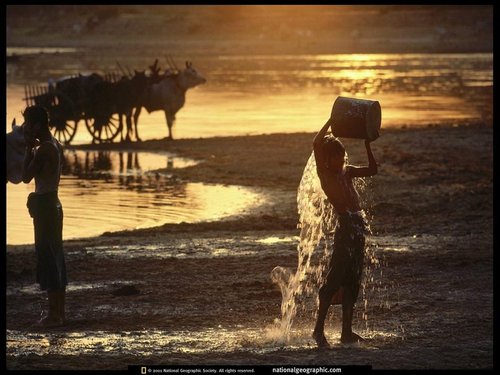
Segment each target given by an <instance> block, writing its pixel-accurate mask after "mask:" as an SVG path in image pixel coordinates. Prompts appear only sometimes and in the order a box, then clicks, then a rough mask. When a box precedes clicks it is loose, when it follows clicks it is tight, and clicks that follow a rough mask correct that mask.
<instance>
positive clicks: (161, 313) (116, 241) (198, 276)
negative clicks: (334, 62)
mask: <svg viewBox="0 0 500 375" xmlns="http://www.w3.org/2000/svg"><path fill="white" fill-rule="evenodd" d="M312 137H313V134H312V133H311V134H306V133H303V134H290V135H280V134H276V135H269V136H252V137H227V138H225V137H224V138H213V139H203V140H201V139H200V140H197V139H190V140H187V139H186V140H178V141H174V142H169V141H166V140H156V141H148V142H142V143H137V144H132V145H127V148H130V147H132V148H137V149H148V150H154V149H161V150H167V151H172V152H175V153H177V154H179V155H181V156H186V157H192V158H197V159H200V160H202V162H201V163H199V164H197V165H195V166H193V167H190V168H186V169H183V170H179V171H176V173H178V177H179V178H180V179H186V180H190V181H206V182H219V183H221V182H222V183H227V184H240V185H247V186H255V187H266V188H270V189H271V190H272V191H274V192H275V194H276V195H275V200H274V202H275V203H274V204H270V205H268V206H266V208H265V209H263V210H262V212H254V213H250V214H249V215H247V216H244V217H233V218H228V219H227V220H225V221H221V222H211V223H200V224H187V223H183V224H177V225H172V224H169V225H164V226H161V227H158V228H152V229H144V230H139V231H127V232H118V233H106V234H105V235H103V236H99V237H96V238H89V239H81V240H71V241H66V242H65V250H66V253H67V267H68V276H69V278H70V280H71V284H70V286H69V287H68V295H67V311H68V325H67V326H66V327H65V328H57V329H50V330H42V329H39V328H35V327H34V326H33V322H34V321H36V319H37V318H38V316H39V314H40V310H41V308H46V300H45V296H44V295H43V294H42V293H40V292H39V291H38V289H37V286H36V285H35V284H34V283H33V281H34V267H35V266H34V256H33V252H32V251H33V249H32V246H8V247H7V256H6V258H7V259H6V260H7V267H6V279H7V294H6V328H7V349H6V350H7V358H6V359H7V368H8V369H30V370H33V369H93V370H97V369H113V370H126V366H127V364H193V363H196V364H316V365H318V364H338V365H341V364H370V365H372V366H373V367H374V368H375V369H408V368H419V369H429V368H439V369H479V368H492V367H493V334H492V332H493V303H492V302H493V263H492V260H493V254H492V253H493V247H492V244H493V239H492V234H493V226H492V219H493V210H492V202H493V186H492V178H493V168H492V156H493V129H492V128H491V127H488V126H482V125H480V124H476V125H470V126H459V127H449V128H435V127H428V128H424V129H399V130H387V131H384V133H383V134H382V136H381V137H380V138H379V139H378V140H377V141H375V142H374V143H373V146H372V148H373V151H374V154H375V157H376V159H377V161H378V162H379V164H380V168H379V175H377V176H376V177H374V178H372V179H370V181H369V182H368V190H367V191H368V192H369V194H368V200H367V203H366V207H365V208H366V209H367V210H368V212H369V214H370V215H371V216H372V221H371V226H372V230H373V232H374V234H373V236H371V237H370V239H369V247H368V254H370V256H369V257H368V258H367V274H366V275H365V276H366V277H365V280H366V284H365V288H364V291H363V295H362V297H360V300H359V301H358V304H357V310H356V316H355V323H354V326H355V329H356V330H357V331H359V332H360V333H361V334H362V335H364V336H366V337H367V338H368V340H367V341H366V342H364V343H362V344H357V345H341V344H339V334H340V330H339V329H340V311H339V309H338V307H337V308H333V309H332V310H331V313H330V318H329V321H328V324H327V337H328V339H329V340H330V342H331V343H332V345H333V348H332V349H331V350H327V351H318V350H317V349H315V347H314V345H313V342H312V339H310V331H311V330H312V326H313V324H314V318H313V314H314V310H313V308H314V303H312V302H311V301H309V302H307V303H305V304H304V307H303V309H302V310H301V313H300V314H299V316H298V317H297V319H296V322H295V324H294V335H293V338H292V340H291V341H290V342H289V343H287V344H284V343H283V342H280V341H276V335H275V329H273V324H274V321H275V319H277V318H279V316H280V303H281V294H280V292H279V290H278V288H277V287H276V286H275V285H273V284H272V282H271V279H270V272H271V270H272V269H273V268H274V267H275V266H277V265H280V266H285V267H292V268H293V267H296V266H297V236H298V233H299V232H298V229H297V228H296V227H295V226H296V224H297V220H298V216H297V212H296V201H295V200H296V189H297V186H298V184H299V182H300V177H301V175H302V171H303V168H304V166H305V163H306V161H307V158H308V157H309V154H310V151H311V150H310V143H311V140H312ZM345 145H346V148H347V151H348V152H349V155H350V162H351V163H353V164H358V163H359V164H361V163H364V162H365V154H364V149H363V144H362V142H359V141H346V142H345ZM107 146H111V147H113V148H117V147H123V146H124V145H106V147H107ZM99 147H105V146H104V145H103V146H99ZM269 155H271V156H269ZM365 301H366V303H365ZM464 301H466V302H464Z"/></svg>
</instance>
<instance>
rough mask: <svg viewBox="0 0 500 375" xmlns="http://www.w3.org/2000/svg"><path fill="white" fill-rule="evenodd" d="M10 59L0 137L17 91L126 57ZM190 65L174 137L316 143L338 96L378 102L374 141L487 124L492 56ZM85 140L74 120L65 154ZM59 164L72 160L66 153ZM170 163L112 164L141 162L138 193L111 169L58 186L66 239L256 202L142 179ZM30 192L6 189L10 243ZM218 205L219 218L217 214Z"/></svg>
mask: <svg viewBox="0 0 500 375" xmlns="http://www.w3.org/2000/svg"><path fill="white" fill-rule="evenodd" d="M40 52H44V55H45V56H47V55H50V54H53V58H54V61H58V62H57V63H55V62H52V63H45V64H44V62H43V61H44V60H43V59H42V60H41V61H40V62H39V63H37V64H36V69H34V68H33V64H34V63H33V59H32V58H31V57H27V56H33V55H30V54H33V53H35V54H36V53H40ZM13 53H16V54H17V55H18V56H21V59H20V60H19V61H17V62H15V61H14V62H9V63H8V64H7V113H6V131H9V130H10V124H11V122H12V120H13V119H14V118H16V120H17V122H18V123H20V122H22V111H23V109H24V108H25V102H24V100H23V98H24V95H25V91H24V85H25V84H30V85H40V86H46V85H47V82H48V80H49V79H53V80H56V79H59V78H61V77H63V76H68V75H72V74H76V73H86V72H87V73H88V72H98V73H109V72H116V70H117V67H116V61H117V60H119V61H122V62H123V61H126V56H115V58H113V59H112V61H111V60H110V59H108V60H106V58H103V59H102V61H100V62H99V64H97V62H96V61H94V60H92V59H95V56H94V55H93V54H88V53H84V52H82V51H79V50H74V49H68V50H63V49H59V50H55V51H54V50H52V49H47V50H43V49H41V50H36V51H35V50H32V49H22V48H17V49H15V48H8V49H7V55H9V54H10V55H12V54H13ZM63 55H64V56H65V58H64V59H62V56H63ZM36 56H37V55H35V57H36ZM38 56H39V55H38ZM50 56H52V55H50ZM93 56H94V57H93ZM24 57H26V58H24ZM58 59H59V60H61V61H60V62H59V60H58ZM49 60H50V59H49ZM153 60H154V58H153V57H149V56H144V57H142V58H135V59H134V60H130V62H129V64H127V65H130V68H136V69H145V68H146V67H147V66H149V65H150V64H151V63H152V61H153ZM191 60H193V66H194V67H195V68H196V69H198V71H199V72H200V74H202V75H203V76H204V77H205V78H206V79H207V83H206V84H204V85H201V86H198V87H196V88H194V89H191V90H189V91H188V92H187V99H186V104H185V106H184V108H182V109H181V110H180V111H179V112H178V113H177V116H176V117H177V120H176V123H175V125H174V129H173V132H174V138H199V137H202V138H203V137H215V136H229V135H249V134H250V135H251V134H269V133H291V132H315V131H317V129H318V128H319V126H320V125H322V124H323V123H324V122H325V120H326V119H327V118H328V117H329V116H330V112H331V107H332V105H333V102H334V101H335V99H336V97H337V96H339V95H342V96H351V97H359V98H365V99H373V100H378V101H379V102H380V104H381V107H382V131H381V135H382V136H383V129H385V128H389V127H413V126H427V125H428V124H435V125H439V124H457V123H464V122H478V121H483V122H491V121H492V108H493V99H492V88H493V54H491V53H475V54H352V55H351V54H337V55H300V54H299V55H260V56H259V55H249V56H243V55H209V56H206V55H199V56H194V57H193V58H192V59H191ZM179 65H180V64H179ZM96 66H99V69H96V68H95V67H96ZM160 66H162V67H163V68H165V67H166V63H165V62H162V61H160ZM139 134H140V136H141V138H142V139H143V140H149V139H161V138H164V137H165V136H166V135H167V127H166V122H165V117H164V114H163V112H152V113H150V114H148V113H147V112H146V111H145V110H143V111H142V114H141V116H140V119H139ZM90 141H91V137H90V134H89V132H88V131H87V129H86V127H85V124H84V123H83V121H80V122H79V123H78V125H77V131H76V135H75V138H74V140H73V141H72V144H86V143H89V142H90ZM76 155H77V159H78V158H79V159H82V160H83V159H85V158H87V159H89V158H90V159H92V158H98V157H99V155H97V154H95V153H94V154H92V155H90V156H89V155H87V156H85V155H83V154H81V152H80V153H78V152H77V154H76ZM96 155H97V156H96ZM67 157H68V159H71V157H72V156H71V155H70V154H69V153H67ZM169 157H170V158H171V160H172V161H173V162H174V167H175V168H177V167H181V168H182V167H183V166H184V165H185V164H183V163H185V162H186V163H189V161H182V160H181V159H179V158H177V157H176V156H175V155H170V156H168V155H159V154H150V153H142V152H141V153H134V154H133V155H132V156H131V154H123V155H122V156H121V158H136V159H139V160H140V163H141V164H142V163H146V160H148V161H147V163H148V168H146V169H143V168H135V169H133V172H132V174H133V175H134V177H133V178H132V180H133V181H135V182H130V181H129V183H123V181H124V180H127V179H128V180H130V179H131V175H130V173H129V172H123V171H122V172H119V171H117V170H115V171H112V170H111V169H108V170H107V172H105V173H103V174H101V175H100V177H99V178H96V177H95V173H94V174H93V176H92V177H90V178H89V176H87V175H82V174H79V175H77V176H75V175H74V174H71V173H70V174H68V175H66V176H64V177H63V179H62V182H61V190H60V194H61V200H62V201H63V205H64V207H65V215H66V216H65V234H64V235H65V238H74V237H78V236H89V235H95V234H99V233H102V232H103V231H110V230H118V229H128V228H134V227H138V226H141V225H149V226H151V225H156V224H159V223H163V222H179V221H197V220H211V219H216V218H220V217H222V216H224V215H225V214H233V213H236V212H239V211H240V210H241V209H244V208H243V206H244V207H247V208H248V207H249V206H248V205H251V204H253V203H251V202H256V201H259V200H261V199H260V198H257V196H256V195H255V194H254V193H253V192H250V191H248V189H243V188H239V187H223V186H215V185H214V186H209V185H204V184H192V183H183V184H177V183H175V181H171V180H169V178H168V176H160V180H161V181H162V182H158V181H157V180H155V179H154V178H152V177H151V176H144V177H141V176H142V174H143V173H144V172H145V170H153V169H156V168H164V167H165V164H166V163H168V158H169ZM74 158H75V157H74V155H73V159H74ZM108 158H109V160H110V164H112V165H113V167H112V168H118V167H117V166H118V165H120V163H123V160H122V161H121V162H120V156H119V155H118V154H116V153H109V154H108ZM153 160H154V161H153ZM188 165H189V164H188ZM94 166H95V165H94ZM74 168H76V167H74ZM105 168H106V167H105ZM94 169H95V168H94ZM103 176H104V177H103ZM158 184H159V185H158ZM31 191H33V186H32V185H27V186H26V185H23V184H21V185H11V184H8V185H7V228H8V230H7V243H12V244H14V243H25V242H31V241H32V236H33V234H32V228H31V223H30V220H29V216H28V214H27V210H26V208H25V200H26V196H27V195H28V193H29V192H31ZM222 197H223V198H222ZM221 200H223V201H224V202H226V205H225V207H226V208H221V207H219V206H218V205H217V204H215V203H214V202H219V201H221ZM110 201H112V202H113V206H114V208H113V209H112V210H109V209H106V210H105V213H103V215H102V217H101V218H100V219H96V218H95V216H96V215H95V210H96V209H97V208H101V207H108V206H109V202H110ZM180 207H183V210H184V211H183V212H181V211H180ZM21 228H24V229H23V230H21ZM26 228H29V229H26Z"/></svg>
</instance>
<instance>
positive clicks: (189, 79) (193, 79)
mask: <svg viewBox="0 0 500 375" xmlns="http://www.w3.org/2000/svg"><path fill="white" fill-rule="evenodd" d="M180 74H181V75H182V80H183V83H184V86H185V87H187V88H192V87H195V86H198V85H201V84H203V83H205V82H207V80H206V79H205V78H204V77H202V76H201V75H200V74H199V73H198V72H197V71H196V69H194V68H193V63H191V62H190V61H186V69H184V70H183V71H182V72H181V73H180Z"/></svg>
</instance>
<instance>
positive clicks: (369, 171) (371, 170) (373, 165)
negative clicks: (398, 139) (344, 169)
mask: <svg viewBox="0 0 500 375" xmlns="http://www.w3.org/2000/svg"><path fill="white" fill-rule="evenodd" d="M365 147H366V154H367V155H368V167H354V166H349V173H350V174H351V176H352V177H370V176H373V175H376V174H377V173H378V166H377V162H376V161H375V157H374V156H373V153H372V149H371V147H370V141H369V140H365Z"/></svg>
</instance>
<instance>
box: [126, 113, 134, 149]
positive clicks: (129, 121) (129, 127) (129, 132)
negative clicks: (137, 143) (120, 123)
mask: <svg viewBox="0 0 500 375" xmlns="http://www.w3.org/2000/svg"><path fill="white" fill-rule="evenodd" d="M126 120H127V136H126V139H127V142H130V141H131V140H132V131H133V129H132V111H130V112H129V113H127V115H126Z"/></svg>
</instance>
